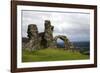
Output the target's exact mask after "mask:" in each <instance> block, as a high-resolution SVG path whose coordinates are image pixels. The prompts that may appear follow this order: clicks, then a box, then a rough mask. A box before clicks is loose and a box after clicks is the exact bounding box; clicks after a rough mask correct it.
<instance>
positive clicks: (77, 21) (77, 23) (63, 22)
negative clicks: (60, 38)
mask: <svg viewBox="0 0 100 73" xmlns="http://www.w3.org/2000/svg"><path fill="white" fill-rule="evenodd" d="M45 20H50V21H51V25H53V26H54V33H53V36H54V37H55V36H56V35H65V36H67V37H68V38H69V39H70V40H71V41H89V39H90V14H88V13H76V12H75V13H74V12H73V13H71V12H44V11H25V10H23V11H22V37H27V27H28V25H29V24H36V25H37V27H38V31H39V32H43V31H44V21H45Z"/></svg>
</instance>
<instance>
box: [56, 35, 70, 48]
mask: <svg viewBox="0 0 100 73" xmlns="http://www.w3.org/2000/svg"><path fill="white" fill-rule="evenodd" d="M57 39H61V40H63V41H64V48H65V49H70V42H69V40H68V39H67V37H66V36H63V35H59V36H56V37H55V38H54V40H55V44H56V47H57Z"/></svg>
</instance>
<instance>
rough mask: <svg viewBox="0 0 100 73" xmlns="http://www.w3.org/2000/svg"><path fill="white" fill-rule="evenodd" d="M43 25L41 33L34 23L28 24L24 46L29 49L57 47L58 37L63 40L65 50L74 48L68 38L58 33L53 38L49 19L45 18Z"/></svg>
mask: <svg viewBox="0 0 100 73" xmlns="http://www.w3.org/2000/svg"><path fill="white" fill-rule="evenodd" d="M44 25H45V29H44V32H41V33H38V28H37V26H36V25H35V24H30V25H28V30H27V34H28V40H27V43H25V44H24V45H25V46H24V48H28V49H29V50H31V51H33V50H37V49H43V48H57V39H58V38H60V39H61V40H63V41H64V49H65V50H68V49H71V48H74V46H73V45H72V43H70V41H69V40H68V38H67V37H66V36H64V35H58V36H56V37H55V38H53V29H54V27H53V26H52V25H51V22H50V21H49V20H45V24H44ZM24 40H25V39H24Z"/></svg>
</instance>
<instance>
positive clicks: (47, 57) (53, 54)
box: [22, 48, 89, 62]
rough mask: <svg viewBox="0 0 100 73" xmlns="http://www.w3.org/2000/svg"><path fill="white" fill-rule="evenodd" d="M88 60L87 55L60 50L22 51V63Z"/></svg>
mask: <svg viewBox="0 0 100 73" xmlns="http://www.w3.org/2000/svg"><path fill="white" fill-rule="evenodd" d="M83 59H89V55H84V54H81V53H80V52H72V51H67V50H62V49H61V48H60V49H51V48H46V49H41V50H37V51H32V52H30V51H27V50H25V49H24V50H23V51H22V62H39V61H61V60H83Z"/></svg>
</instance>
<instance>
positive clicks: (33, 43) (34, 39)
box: [25, 24, 40, 50]
mask: <svg viewBox="0 0 100 73" xmlns="http://www.w3.org/2000/svg"><path fill="white" fill-rule="evenodd" d="M27 33H28V39H29V42H28V43H27V44H26V46H25V48H28V49H30V50H35V49H39V48H40V47H39V46H40V44H39V39H38V37H39V35H38V28H37V26H36V25H35V24H30V25H28V30H27Z"/></svg>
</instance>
